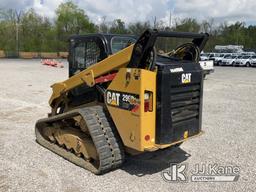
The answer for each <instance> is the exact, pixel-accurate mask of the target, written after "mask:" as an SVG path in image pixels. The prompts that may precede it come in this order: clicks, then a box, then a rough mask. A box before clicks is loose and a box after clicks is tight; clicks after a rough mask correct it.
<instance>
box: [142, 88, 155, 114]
mask: <svg viewBox="0 0 256 192" xmlns="http://www.w3.org/2000/svg"><path fill="white" fill-rule="evenodd" d="M152 111H153V93H152V92H151V91H145V93H144V112H152Z"/></svg>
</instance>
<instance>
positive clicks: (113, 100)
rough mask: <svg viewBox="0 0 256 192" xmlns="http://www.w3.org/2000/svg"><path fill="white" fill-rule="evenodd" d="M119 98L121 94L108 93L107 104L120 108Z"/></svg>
mask: <svg viewBox="0 0 256 192" xmlns="http://www.w3.org/2000/svg"><path fill="white" fill-rule="evenodd" d="M119 97H120V93H116V92H111V91H108V92H107V103H108V104H110V105H114V106H119Z"/></svg>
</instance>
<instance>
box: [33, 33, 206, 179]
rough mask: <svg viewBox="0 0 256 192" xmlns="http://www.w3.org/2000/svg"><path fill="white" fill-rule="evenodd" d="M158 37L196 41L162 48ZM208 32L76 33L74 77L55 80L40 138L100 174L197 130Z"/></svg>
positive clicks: (38, 131)
mask: <svg viewBox="0 0 256 192" xmlns="http://www.w3.org/2000/svg"><path fill="white" fill-rule="evenodd" d="M159 38H161V39H165V38H166V39H173V38H176V39H179V40H184V39H189V40H190V41H189V42H188V43H182V44H181V45H180V46H178V47H177V48H176V49H173V50H172V51H170V52H165V51H164V50H160V51H157V50H156V47H157V43H156V42H157V40H158V39H159ZM207 39H208V34H203V33H201V34H197V33H185V32H182V33H181V32H161V31H157V30H146V31H145V32H144V33H143V34H142V35H141V36H140V37H139V38H137V37H136V36H131V35H110V34H91V35H76V36H71V37H70V39H69V57H68V61H69V79H67V80H65V81H63V82H60V83H55V84H53V85H52V90H53V93H52V96H51V98H50V101H49V104H50V106H51V109H52V110H51V112H50V113H49V114H48V117H47V118H44V119H40V120H38V121H37V123H36V126H35V134H36V140H37V142H38V143H39V144H41V145H42V146H44V147H46V148H48V149H49V150H51V151H53V152H55V153H57V154H59V155H60V156H62V157H64V158H65V159H67V160H69V161H71V162H73V163H75V164H76V165H79V166H81V167H83V168H85V169H87V170H89V171H91V172H93V173H95V174H102V173H105V172H108V171H110V170H113V169H115V168H117V167H119V166H120V165H121V164H122V163H123V162H124V159H125V154H131V155H134V154H139V153H143V152H145V151H156V150H158V149H163V148H167V147H170V146H173V145H177V144H180V143H182V142H183V141H185V140H187V139H188V138H191V137H194V136H197V135H199V134H200V133H201V122H202V95H203V71H202V69H201V67H200V65H199V54H200V52H201V50H202V49H203V47H204V46H205V43H206V41H207ZM162 42H165V44H166V46H169V45H171V44H172V42H174V41H172V40H164V41H163V40H162ZM168 42H169V43H168Z"/></svg>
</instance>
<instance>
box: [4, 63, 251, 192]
mask: <svg viewBox="0 0 256 192" xmlns="http://www.w3.org/2000/svg"><path fill="white" fill-rule="evenodd" d="M67 75H68V70H67V65H66V64H65V67H64V68H53V67H47V66H43V65H41V64H40V61H39V60H18V59H17V60H11V59H10V60H7V59H1V60H0V80H1V81H0V90H1V91H0V191H15V192H16V191H31V192H32V191H37V192H39V191H51V192H55V191H56V192H57V191H58V192H63V191H64V192H71V191H76V192H77V191H184V192H185V191H189V192H193V191H197V192H200V191H226V192H227V191H246V192H248V191H249V192H253V191H256V182H255V181H256V161H255V159H256V152H255V149H256V148H255V146H256V139H255V136H256V118H255V112H256V78H255V77H256V68H240V67H239V68H238V67H216V68H215V73H214V74H211V75H210V76H208V77H207V80H205V84H204V106H203V125H202V127H203V130H204V131H205V134H204V135H202V136H200V137H197V138H194V139H191V140H189V141H187V142H185V143H183V144H182V145H181V147H180V148H176V149H168V150H164V151H159V152H156V153H150V154H144V155H142V156H139V157H129V158H128V159H127V161H126V163H125V164H124V166H123V167H122V168H120V169H117V170H115V171H112V172H110V173H108V174H105V175H102V176H95V175H93V174H91V173H90V172H88V171H86V170H84V169H82V168H80V167H77V166H75V165H74V164H72V163H70V162H68V161H66V160H64V159H63V158H61V157H59V156H58V155H56V154H54V153H52V152H51V151H49V150H47V149H45V148H43V147H41V146H40V145H38V144H37V143H36V142H35V135H34V125H35V122H36V120H38V119H40V118H43V117H46V114H47V112H49V110H50V109H49V107H48V99H49V97H50V94H51V89H50V85H51V84H53V83H54V82H57V81H61V80H64V79H66V78H67ZM171 162H172V163H180V164H183V163H186V165H187V166H188V169H189V170H192V169H193V167H194V166H195V165H196V164H200V165H201V164H208V165H209V164H218V165H221V166H238V167H239V168H240V177H239V179H238V181H237V182H191V181H188V182H186V183H180V182H166V181H164V180H163V178H162V176H161V173H162V171H164V170H168V168H169V163H171ZM188 175H191V173H190V172H189V173H188Z"/></svg>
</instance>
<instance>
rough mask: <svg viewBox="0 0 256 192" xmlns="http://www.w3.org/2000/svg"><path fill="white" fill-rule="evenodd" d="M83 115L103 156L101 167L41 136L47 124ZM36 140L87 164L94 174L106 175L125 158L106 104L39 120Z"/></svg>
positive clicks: (85, 166)
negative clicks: (106, 109) (105, 108)
mask: <svg viewBox="0 0 256 192" xmlns="http://www.w3.org/2000/svg"><path fill="white" fill-rule="evenodd" d="M77 115H80V116H81V117H82V118H83V119H84V120H85V122H86V124H87V127H88V130H89V133H90V135H91V138H92V140H93V142H94V145H95V147H96V151H97V153H98V156H99V164H98V166H97V167H96V166H94V165H93V164H92V163H91V162H89V161H87V160H86V159H83V158H81V157H78V156H76V155H75V154H73V153H71V152H69V151H67V150H66V149H64V148H62V147H60V146H58V145H57V144H54V143H51V142H50V141H49V140H47V139H45V138H44V137H43V136H42V135H41V130H42V129H43V128H45V127H51V128H53V129H54V127H55V126H56V125H57V124H58V123H59V122H61V123H63V120H65V119H70V118H72V117H75V116H77ZM35 133H36V140H37V142H38V143H39V144H41V145H42V146H44V147H46V148H48V149H50V150H51V151H53V152H55V153H57V154H58V155H60V156H62V157H64V158H65V159H67V160H69V161H71V162H73V163H75V164H76V165H78V166H80V167H83V168H85V169H87V170H89V171H91V172H93V173H94V174H103V173H106V172H108V171H111V170H113V169H115V168H117V167H119V166H120V165H121V164H122V163H123V161H124V151H123V145H122V142H121V140H120V138H119V135H118V134H117V131H116V128H115V126H114V124H113V122H112V120H111V118H110V117H109V115H108V112H107V111H105V110H104V108H103V107H102V106H93V107H85V108H80V109H75V110H72V111H69V112H66V113H63V114H60V115H56V116H53V117H49V118H45V119H41V120H38V121H37V123H36V126H35Z"/></svg>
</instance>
